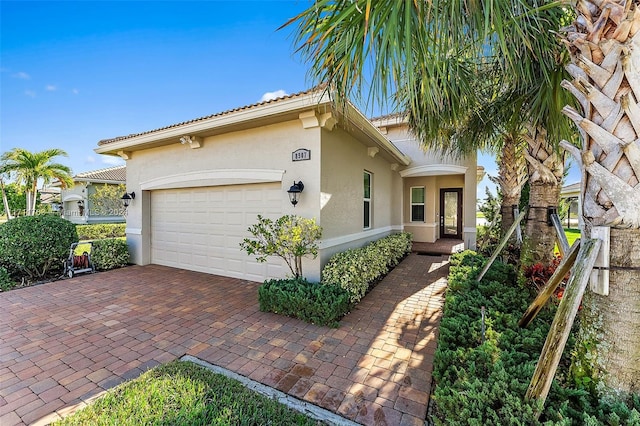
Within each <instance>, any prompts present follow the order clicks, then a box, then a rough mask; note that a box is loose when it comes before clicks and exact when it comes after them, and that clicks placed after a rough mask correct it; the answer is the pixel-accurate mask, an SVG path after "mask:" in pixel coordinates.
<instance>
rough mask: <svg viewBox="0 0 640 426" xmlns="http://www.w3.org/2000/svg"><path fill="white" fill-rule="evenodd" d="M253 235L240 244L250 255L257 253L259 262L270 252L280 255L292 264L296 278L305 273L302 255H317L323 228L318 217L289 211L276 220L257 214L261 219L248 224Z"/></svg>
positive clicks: (272, 254) (270, 253)
mask: <svg viewBox="0 0 640 426" xmlns="http://www.w3.org/2000/svg"><path fill="white" fill-rule="evenodd" d="M249 232H250V233H251V235H253V239H250V238H245V239H244V240H243V241H242V242H241V243H240V248H241V249H242V250H244V251H246V252H247V254H249V255H252V254H253V255H256V260H257V261H258V262H266V260H267V257H268V256H278V257H280V258H282V259H283V260H284V261H285V262H286V263H287V266H289V269H290V270H291V273H292V274H293V276H294V277H295V278H299V277H301V276H302V257H304V256H306V255H309V254H310V255H312V256H313V258H314V259H315V258H316V256H318V240H319V239H320V238H321V237H322V228H321V227H320V226H318V225H316V221H315V219H305V218H303V217H300V216H295V215H286V216H282V217H281V218H279V219H278V220H276V221H273V220H271V219H268V218H265V217H262V216H261V215H258V223H256V224H255V225H252V226H250V227H249Z"/></svg>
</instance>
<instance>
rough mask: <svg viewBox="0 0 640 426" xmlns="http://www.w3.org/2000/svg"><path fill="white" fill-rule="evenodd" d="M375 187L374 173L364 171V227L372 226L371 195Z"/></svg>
mask: <svg viewBox="0 0 640 426" xmlns="http://www.w3.org/2000/svg"><path fill="white" fill-rule="evenodd" d="M372 188H373V175H372V174H371V173H369V172H367V171H365V172H364V188H363V189H364V191H363V192H364V194H363V222H362V227H363V228H364V229H370V228H371V213H372V212H371V196H372Z"/></svg>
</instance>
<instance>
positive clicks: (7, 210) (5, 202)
mask: <svg viewBox="0 0 640 426" xmlns="http://www.w3.org/2000/svg"><path fill="white" fill-rule="evenodd" d="M0 190H1V191H2V205H3V206H4V213H5V214H6V215H7V220H9V219H12V217H11V209H10V208H9V200H7V193H6V192H5V190H4V179H2V177H0Z"/></svg>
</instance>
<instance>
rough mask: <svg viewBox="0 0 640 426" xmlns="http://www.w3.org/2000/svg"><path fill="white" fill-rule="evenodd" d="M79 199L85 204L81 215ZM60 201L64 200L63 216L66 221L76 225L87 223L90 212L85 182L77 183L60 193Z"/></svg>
mask: <svg viewBox="0 0 640 426" xmlns="http://www.w3.org/2000/svg"><path fill="white" fill-rule="evenodd" d="M79 198H81V199H82V201H83V203H84V206H85V208H84V210H82V214H80V212H81V210H80V208H79V206H78V201H79ZM60 199H61V200H62V208H63V211H62V214H63V217H64V218H65V219H67V220H68V221H70V222H72V223H75V224H85V223H87V214H88V210H87V208H86V206H87V204H88V202H87V200H88V198H87V187H86V186H85V183H84V182H77V183H76V184H75V185H74V186H72V187H70V188H65V189H62V190H61V191H60Z"/></svg>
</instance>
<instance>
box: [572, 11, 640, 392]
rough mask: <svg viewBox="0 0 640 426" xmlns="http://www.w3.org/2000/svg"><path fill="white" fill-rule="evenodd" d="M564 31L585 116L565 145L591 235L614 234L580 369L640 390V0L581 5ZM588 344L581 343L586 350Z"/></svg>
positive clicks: (590, 299)
mask: <svg viewBox="0 0 640 426" xmlns="http://www.w3.org/2000/svg"><path fill="white" fill-rule="evenodd" d="M575 9H576V16H577V18H576V20H575V22H574V23H573V25H571V26H570V27H568V28H566V29H565V33H566V44H567V46H568V48H569V51H570V52H571V62H572V63H571V64H570V66H569V68H568V70H569V72H570V74H571V76H572V77H573V80H572V81H570V82H569V81H565V82H564V86H565V87H566V88H567V89H568V90H569V91H570V92H571V93H572V94H573V95H574V96H575V97H576V99H577V100H578V102H579V104H580V106H581V109H582V112H579V111H578V110H576V109H574V108H572V107H566V108H565V109H564V111H563V112H564V113H565V114H566V115H567V116H568V117H569V118H571V119H572V120H573V121H574V122H575V124H576V125H577V127H578V128H579V130H580V133H581V135H582V143H581V145H580V146H579V147H575V146H574V145H571V144H569V143H568V142H564V143H563V144H562V146H563V147H565V148H566V149H567V150H569V151H570V152H571V153H572V154H573V156H574V157H575V159H576V161H577V162H578V164H579V165H580V166H581V169H582V173H583V175H582V176H583V179H582V209H583V210H582V211H583V220H584V223H585V230H584V231H585V233H586V234H587V235H590V233H591V230H592V228H593V227H595V226H604V227H608V228H609V231H610V247H611V252H610V267H609V269H610V270H609V274H610V275H609V294H608V296H604V295H600V294H596V293H594V292H587V293H586V294H585V297H584V299H583V304H582V305H583V308H584V309H583V313H582V315H583V321H581V323H580V324H581V328H580V333H579V345H578V347H579V348H580V349H581V355H580V356H579V357H578V359H579V360H580V362H581V364H580V365H578V367H579V368H581V369H583V370H584V371H586V372H588V373H591V374H592V376H593V377H595V378H596V379H598V380H600V381H601V383H604V384H605V385H606V388H608V389H613V390H615V391H618V392H622V393H630V392H635V393H638V392H640V285H638V283H639V282H640V187H639V186H638V182H640V144H639V142H638V141H639V140H640V139H639V138H640V109H638V100H640V31H639V30H640V7H639V2H638V1H637V0H635V1H621V0H613V1H610V2H600V1H588V0H579V1H578V2H577V5H576V8H575ZM580 343H582V344H580Z"/></svg>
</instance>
